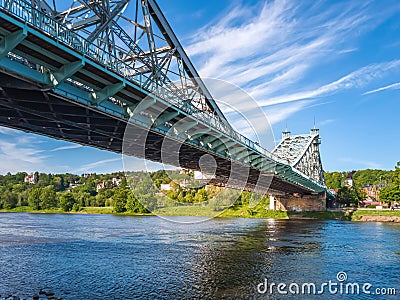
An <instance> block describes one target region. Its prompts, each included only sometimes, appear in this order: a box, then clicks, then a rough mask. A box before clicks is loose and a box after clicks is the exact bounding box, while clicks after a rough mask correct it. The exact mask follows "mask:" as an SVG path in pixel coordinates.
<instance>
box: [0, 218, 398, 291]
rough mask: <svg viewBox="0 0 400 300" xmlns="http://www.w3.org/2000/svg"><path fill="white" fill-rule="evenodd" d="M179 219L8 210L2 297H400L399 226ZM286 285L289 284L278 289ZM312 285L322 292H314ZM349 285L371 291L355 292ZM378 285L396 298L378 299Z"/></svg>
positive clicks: (1, 255) (2, 242) (0, 249)
mask: <svg viewBox="0 0 400 300" xmlns="http://www.w3.org/2000/svg"><path fill="white" fill-rule="evenodd" d="M172 219H173V220H175V221H178V222H171V221H167V220H163V219H162V218H159V217H125V216H113V215H73V214H69V215H62V214H27V213H2V214H0V262H1V265H0V274H1V276H0V295H3V297H4V295H7V294H12V295H17V296H19V297H21V298H23V297H25V298H28V297H29V298H30V299H32V295H33V294H35V293H38V291H39V290H40V289H47V290H50V289H51V290H52V291H54V293H55V294H56V296H60V297H62V298H63V299H200V298H201V299H221V298H222V299H249V298H250V299H290V298H293V299H295V298H296V299H310V298H311V299H342V298H346V299H355V298H357V299H372V297H374V298H373V299H377V298H378V299H399V298H400V296H399V295H400V225H398V224H397V225H396V224H389V223H388V224H383V223H361V222H359V223H357V222H343V221H314V220H263V219H240V218H238V219H213V220H210V221H207V222H202V223H196V224H185V223H182V222H185V221H190V220H193V218H191V219H188V218H187V217H174V218H172ZM343 272H345V273H343ZM338 273H339V274H340V275H338ZM340 276H346V277H347V279H345V278H346V277H340ZM329 281H331V283H332V285H331V286H329V287H328V286H327V285H325V287H324V286H323V285H322V284H323V283H328V282H329ZM271 283H275V286H273V285H272V287H271ZM280 283H282V284H286V288H282V287H283V286H281V289H280V290H279V291H278V290H277V285H278V284H280ZM293 283H294V284H293ZM304 283H314V284H315V286H316V289H317V290H316V293H320V294H319V295H309V294H310V293H313V292H312V289H311V290H310V291H309V292H308V291H307V286H304ZM341 283H342V289H343V291H342V292H341V291H340V284H341ZM345 283H357V284H358V285H359V287H360V288H361V289H362V288H364V285H365V284H366V283H370V285H371V287H370V288H368V286H366V287H365V288H366V289H365V293H364V290H362V291H360V292H359V294H358V295H357V296H355V295H354V294H351V292H352V291H351V290H350V289H348V290H347V294H346V293H345V290H344V288H343V287H344V285H343V284H345ZM290 284H292V285H291V286H290V290H289V285H290ZM335 284H336V285H335ZM296 285H297V286H298V290H297V289H296ZM321 286H322V287H323V288H321ZM266 287H267V288H266ZM335 287H336V288H337V291H336V292H335ZM303 288H304V290H302V289H303ZM329 288H330V289H331V290H329ZM377 288H378V289H379V292H380V291H384V292H385V293H388V292H391V291H393V290H392V289H393V288H395V289H396V292H397V295H390V296H389V295H385V296H378V297H376V295H374V296H372V295H373V294H377V293H378V290H377ZM302 291H303V293H302ZM354 291H355V290H354ZM285 292H286V293H287V294H284V293H285ZM307 292H308V294H307ZM368 292H369V294H368ZM0 298H1V297H0Z"/></svg>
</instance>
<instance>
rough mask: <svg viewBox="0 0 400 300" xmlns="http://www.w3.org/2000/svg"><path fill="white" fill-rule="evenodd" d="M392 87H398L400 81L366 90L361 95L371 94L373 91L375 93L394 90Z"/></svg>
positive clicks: (399, 87)
mask: <svg viewBox="0 0 400 300" xmlns="http://www.w3.org/2000/svg"><path fill="white" fill-rule="evenodd" d="M394 89H396V90H397V89H400V82H396V83H393V84H390V85H386V86H383V87H380V88H377V89H374V90H371V91H368V92H365V93H363V95H369V94H373V93H377V92H381V91H385V90H394Z"/></svg>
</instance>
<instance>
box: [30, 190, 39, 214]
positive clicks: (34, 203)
mask: <svg viewBox="0 0 400 300" xmlns="http://www.w3.org/2000/svg"><path fill="white" fill-rule="evenodd" d="M40 195H41V188H40V187H34V188H32V189H31V190H30V191H29V194H28V204H29V206H30V207H31V208H32V209H35V210H39V209H40V208H41V207H40Z"/></svg>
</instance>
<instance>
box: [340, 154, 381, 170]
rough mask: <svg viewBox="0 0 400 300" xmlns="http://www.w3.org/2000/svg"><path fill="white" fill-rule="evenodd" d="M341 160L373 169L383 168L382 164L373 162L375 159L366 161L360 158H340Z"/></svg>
mask: <svg viewBox="0 0 400 300" xmlns="http://www.w3.org/2000/svg"><path fill="white" fill-rule="evenodd" d="M339 160H340V161H343V162H346V163H352V164H355V165H359V166H362V167H367V168H371V169H378V168H381V167H382V165H380V164H378V163H376V162H373V161H364V160H358V159H353V158H347V157H346V158H339Z"/></svg>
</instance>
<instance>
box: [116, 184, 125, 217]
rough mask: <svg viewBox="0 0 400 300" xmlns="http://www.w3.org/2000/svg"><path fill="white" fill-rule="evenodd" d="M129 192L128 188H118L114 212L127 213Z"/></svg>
mask: <svg viewBox="0 0 400 300" xmlns="http://www.w3.org/2000/svg"><path fill="white" fill-rule="evenodd" d="M126 204H127V190H126V188H122V187H121V188H118V189H117V191H116V192H115V193H114V196H113V207H114V212H116V213H122V212H125V211H126Z"/></svg>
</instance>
